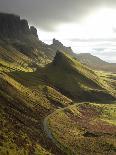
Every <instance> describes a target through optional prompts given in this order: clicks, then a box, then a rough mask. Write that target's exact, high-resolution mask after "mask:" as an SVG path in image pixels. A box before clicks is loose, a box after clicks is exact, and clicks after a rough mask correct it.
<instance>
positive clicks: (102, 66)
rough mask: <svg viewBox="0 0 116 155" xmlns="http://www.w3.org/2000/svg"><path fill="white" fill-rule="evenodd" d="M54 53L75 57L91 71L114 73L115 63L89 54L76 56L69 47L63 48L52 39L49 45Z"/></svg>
mask: <svg viewBox="0 0 116 155" xmlns="http://www.w3.org/2000/svg"><path fill="white" fill-rule="evenodd" d="M50 48H52V49H53V50H54V51H55V52H56V51H57V50H60V51H62V52H65V53H67V54H70V55H71V56H73V57H75V58H76V59H77V60H78V61H80V62H81V63H82V64H85V65H87V66H88V67H90V68H91V69H94V70H99V71H107V72H116V63H108V62H105V61H103V60H101V59H100V58H98V57H96V56H93V55H92V54H90V53H80V54H76V53H74V52H73V50H72V49H71V47H65V46H64V45H63V44H62V43H61V42H60V41H58V40H56V39H53V43H52V44H51V45H50Z"/></svg>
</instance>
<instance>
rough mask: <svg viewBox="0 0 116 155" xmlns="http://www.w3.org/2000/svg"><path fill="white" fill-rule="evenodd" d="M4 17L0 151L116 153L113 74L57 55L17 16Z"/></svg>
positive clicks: (14, 154)
mask: <svg viewBox="0 0 116 155" xmlns="http://www.w3.org/2000/svg"><path fill="white" fill-rule="evenodd" d="M6 16H8V21H7V18H6ZM9 16H11V17H12V18H13V19H11V21H12V22H9ZM2 17H5V21H4V22H3V20H0V21H1V27H2V29H3V30H4V31H2V29H0V155H53V154H54V155H64V154H69V155H72V154H75V155H76V154H79V155H90V154H91V155H94V154H95V155H98V154H102V155H105V154H111V155H113V154H115V151H116V143H115V141H116V139H115V136H116V133H115V131H116V122H115V120H116V115H115V113H116V106H115V99H116V75H115V74H113V73H105V72H97V71H93V70H91V69H89V68H88V67H86V66H84V65H82V64H81V63H79V62H78V61H76V59H75V58H74V57H72V56H70V55H68V54H65V53H63V52H57V53H56V50H57V49H54V48H55V47H54V48H53V47H52V46H49V45H46V44H44V43H43V42H41V41H40V40H39V39H38V38H37V34H36V29H35V28H32V31H33V33H34V34H33V33H32V32H31V31H30V29H29V27H28V23H27V22H26V21H25V20H20V17H18V16H15V15H7V14H2ZM0 18H1V17H0ZM15 19H17V20H15ZM2 22H3V23H2ZM15 22H16V23H15ZM20 22H21V23H22V24H24V25H22V28H23V29H18V30H17V28H19V27H20V26H21V25H20ZM4 24H5V26H4ZM9 24H11V25H9ZM23 26H24V27H23ZM20 28H21V27H20ZM10 30H11V31H10ZM22 32H23V33H22ZM4 35H5V36H4ZM63 48H64V49H66V50H68V51H66V53H70V52H71V48H65V47H64V46H63ZM63 51H64V50H63ZM55 53H56V56H55V58H54V60H53V61H52V59H53V57H54V55H55ZM51 61H52V62H51ZM80 102H82V103H80ZM85 102H89V103H85ZM90 102H92V103H90ZM93 102H95V103H93ZM74 103H76V104H74ZM98 103H99V104H98ZM100 103H101V104H100Z"/></svg>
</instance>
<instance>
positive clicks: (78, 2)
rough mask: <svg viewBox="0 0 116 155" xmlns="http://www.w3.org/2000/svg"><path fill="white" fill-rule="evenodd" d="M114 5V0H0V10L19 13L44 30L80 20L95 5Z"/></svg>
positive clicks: (115, 2) (50, 29)
mask: <svg viewBox="0 0 116 155" xmlns="http://www.w3.org/2000/svg"><path fill="white" fill-rule="evenodd" d="M103 4H104V5H108V6H109V5H111V6H112V7H113V6H114V5H116V1H115V0H110V1H107V0H3V1H2V0H1V1H0V11H1V12H9V13H15V14H18V15H21V17H22V18H23V17H24V18H27V19H28V20H29V22H30V23H32V24H34V25H36V26H37V27H40V28H43V29H44V30H46V31H53V30H55V27H56V26H57V25H58V24H59V23H63V22H72V21H75V20H81V19H82V18H83V17H85V16H86V15H87V14H88V13H89V12H91V11H92V10H93V9H95V8H96V7H99V6H102V5H103Z"/></svg>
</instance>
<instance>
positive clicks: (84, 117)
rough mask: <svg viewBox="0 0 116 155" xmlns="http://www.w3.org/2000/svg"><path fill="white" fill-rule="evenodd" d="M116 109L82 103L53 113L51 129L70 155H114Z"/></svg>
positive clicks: (115, 145)
mask: <svg viewBox="0 0 116 155" xmlns="http://www.w3.org/2000/svg"><path fill="white" fill-rule="evenodd" d="M115 120H116V105H115V104H111V105H110V104H95V103H81V104H75V105H72V106H69V107H67V108H64V109H62V110H60V111H57V110H56V112H54V113H53V114H52V115H51V116H50V117H49V119H48V122H49V128H50V130H51V132H52V134H53V137H54V139H56V140H57V141H58V142H59V143H60V145H62V146H63V147H64V148H65V149H66V148H67V151H69V150H70V152H71V154H83V155H89V154H92V155H93V154H101V155H105V154H111V155H114V154H115V151H116V141H115V136H116V124H115Z"/></svg>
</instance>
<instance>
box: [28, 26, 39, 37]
mask: <svg viewBox="0 0 116 155" xmlns="http://www.w3.org/2000/svg"><path fill="white" fill-rule="evenodd" d="M30 31H31V33H32V34H33V35H34V36H35V37H37V38H38V34H37V29H36V28H35V27H34V26H31V27H30Z"/></svg>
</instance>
